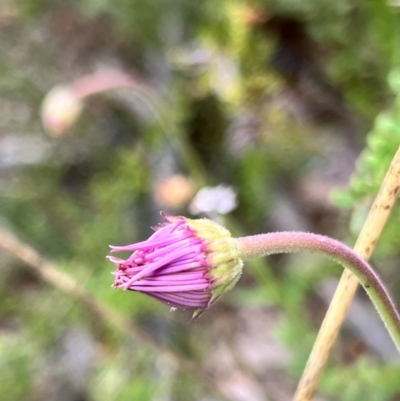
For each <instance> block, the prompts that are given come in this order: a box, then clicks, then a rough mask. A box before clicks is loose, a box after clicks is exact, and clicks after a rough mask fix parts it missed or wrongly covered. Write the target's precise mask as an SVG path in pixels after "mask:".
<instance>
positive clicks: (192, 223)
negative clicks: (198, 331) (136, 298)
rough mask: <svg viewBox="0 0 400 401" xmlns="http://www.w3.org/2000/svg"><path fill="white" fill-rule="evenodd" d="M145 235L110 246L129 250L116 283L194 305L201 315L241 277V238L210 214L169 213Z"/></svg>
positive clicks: (183, 305) (180, 304)
mask: <svg viewBox="0 0 400 401" xmlns="http://www.w3.org/2000/svg"><path fill="white" fill-rule="evenodd" d="M165 217H166V219H167V221H168V222H167V223H164V224H162V225H160V226H159V227H157V228H156V232H155V233H154V234H153V235H152V236H151V237H150V238H149V239H148V240H146V241H143V242H139V243H136V244H132V245H127V246H121V247H116V246H112V247H111V252H124V251H129V252H132V251H133V253H132V254H131V255H130V256H129V257H128V258H127V259H126V260H123V259H119V258H116V257H114V256H108V258H109V259H110V260H111V261H112V262H114V263H115V264H117V266H118V270H117V271H116V272H114V273H113V274H114V275H115V282H114V284H113V287H114V288H122V289H125V290H131V291H139V292H142V293H144V294H147V295H149V296H151V297H153V298H155V299H157V300H159V301H161V302H164V303H166V304H167V305H170V306H171V307H173V308H181V309H194V310H195V311H194V315H193V316H194V317H197V316H199V315H200V314H201V313H202V312H203V311H204V310H205V309H207V308H208V307H209V306H210V305H211V304H212V303H214V302H215V301H216V300H217V299H218V298H219V297H220V296H221V295H222V294H224V293H225V292H227V291H229V290H230V289H231V288H233V286H234V285H235V284H236V282H237V281H238V279H239V277H240V274H241V271H242V266H243V262H242V261H241V259H240V258H239V246H238V243H237V240H236V239H235V238H232V237H231V235H230V233H229V231H228V230H226V229H225V228H224V227H222V226H220V225H219V224H217V223H214V222H213V221H211V220H207V219H199V220H191V219H188V218H185V217H173V216H165Z"/></svg>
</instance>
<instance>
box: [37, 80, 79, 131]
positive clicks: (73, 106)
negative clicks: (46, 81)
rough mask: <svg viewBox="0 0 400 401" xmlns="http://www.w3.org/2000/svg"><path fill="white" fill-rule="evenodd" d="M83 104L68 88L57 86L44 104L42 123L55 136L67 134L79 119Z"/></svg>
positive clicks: (47, 96) (49, 93) (48, 94)
mask: <svg viewBox="0 0 400 401" xmlns="http://www.w3.org/2000/svg"><path fill="white" fill-rule="evenodd" d="M82 108H83V104H82V101H81V100H80V99H79V97H78V96H76V95H75V94H74V92H73V91H72V89H70V88H69V87H68V86H55V87H54V88H53V89H51V90H50V91H49V92H48V93H47V95H46V97H45V99H44V100H43V103H42V110H41V116H42V123H43V126H44V127H45V129H46V130H47V131H48V132H49V133H50V134H51V135H54V136H60V135H63V134H65V133H66V132H67V131H68V130H69V129H71V127H72V126H73V125H74V123H75V122H76V121H77V119H78V118H79V116H80V114H81V112H82Z"/></svg>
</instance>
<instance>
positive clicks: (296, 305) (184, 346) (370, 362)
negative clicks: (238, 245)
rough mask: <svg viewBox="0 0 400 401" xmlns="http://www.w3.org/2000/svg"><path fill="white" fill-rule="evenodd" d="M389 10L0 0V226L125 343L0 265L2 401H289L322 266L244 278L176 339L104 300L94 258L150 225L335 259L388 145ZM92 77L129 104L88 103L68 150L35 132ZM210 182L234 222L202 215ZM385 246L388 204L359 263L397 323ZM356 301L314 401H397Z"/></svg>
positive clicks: (397, 100)
mask: <svg viewBox="0 0 400 401" xmlns="http://www.w3.org/2000/svg"><path fill="white" fill-rule="evenodd" d="M398 6H399V4H397V2H396V1H387V2H385V1H383V0H372V1H369V2H364V1H360V0H358V1H356V0H339V1H335V2H331V1H316V0H302V1H299V0H271V1H268V0H259V1H255V0H254V1H251V0H219V1H217V2H216V1H211V0H202V1H182V0H177V1H167V0H130V1H127V0H113V1H111V0H80V1H74V0H69V1H48V0H18V1H14V0H2V1H1V3H0V50H1V51H0V93H1V96H0V115H1V118H0V189H1V190H0V222H1V228H2V230H6V231H9V232H12V233H13V234H14V235H15V236H17V237H18V238H19V239H20V240H21V241H23V242H26V243H28V244H30V245H32V246H33V247H34V248H35V249H37V250H38V251H39V252H40V253H41V254H42V255H43V256H44V257H46V258H48V259H50V260H52V261H53V262H54V263H55V264H56V266H57V268H58V269H59V270H60V271H62V272H66V273H68V274H69V275H71V276H72V277H73V278H74V279H75V280H76V281H77V282H78V283H80V284H81V285H83V286H84V288H85V290H86V291H87V293H88V294H89V297H90V299H92V301H93V302H94V303H96V302H100V303H105V304H106V305H109V306H110V307H112V308H114V310H117V311H118V313H119V314H121V315H122V316H123V317H124V318H125V319H127V320H128V321H130V322H135V324H136V325H137V327H140V328H141V329H142V330H143V331H144V333H145V336H144V338H143V337H141V338H137V337H135V336H134V335H131V334H130V333H129V332H128V331H127V330H120V329H118V328H116V327H115V326H114V325H113V324H112V323H110V321H107V318H105V319H102V318H99V316H98V315H96V314H95V313H93V311H92V310H91V309H90V308H88V306H87V304H85V303H83V302H81V300H79V299H77V298H76V297H74V296H71V294H68V293H63V292H62V291H60V290H57V289H55V288H54V287H53V286H51V285H49V284H48V283H46V282H43V281H42V280H41V279H40V278H38V277H37V276H36V275H35V274H33V273H32V272H31V271H30V270H29V268H28V267H27V266H25V265H24V264H22V262H19V261H17V260H16V258H14V257H13V256H12V255H9V254H7V253H5V252H1V253H0V265H1V269H0V300H1V302H0V393H1V398H2V400H4V401H16V400H29V401H31V400H32V401H33V400H41V401H47V400H49V401H50V400H58V401H64V400H65V401H86V400H99V401H103V400H104V401H112V400H118V401H119V400H156V401H175V400H179V401H180V400H182V401H184V400H204V401H205V400H223V399H230V400H255V401H257V400H271V401H285V400H290V399H291V396H292V394H293V392H294V390H295V387H296V382H297V380H298V378H299V377H300V374H301V371H302V369H303V367H304V365H305V362H306V360H307V357H308V353H309V351H310V349H311V346H312V343H313V341H314V338H315V335H316V332H317V330H318V327H319V325H320V323H321V321H322V318H323V316H324V313H325V310H326V307H327V304H328V303H329V300H330V297H331V295H332V293H333V291H334V286H335V283H336V280H337V277H338V276H339V275H340V273H341V271H340V269H339V268H337V266H333V265H331V264H330V263H329V262H327V261H326V260H323V259H320V258H318V257H316V256H310V255H289V256H275V257H270V258H268V259H265V260H257V261H254V262H253V263H248V264H247V266H246V269H245V272H244V274H243V277H242V279H241V281H240V283H239V284H238V286H237V288H236V289H235V290H234V291H233V292H232V293H231V294H228V295H227V296H226V297H225V298H224V299H223V300H221V301H220V302H219V303H218V304H216V305H215V306H213V308H211V309H210V310H209V311H207V313H205V314H204V315H203V316H202V317H201V319H200V320H198V321H196V322H195V323H191V324H188V321H189V319H190V315H189V314H187V313H185V312H174V313H169V312H168V308H167V307H166V306H165V305H160V304H158V303H156V302H155V301H153V300H151V299H149V298H147V297H145V296H143V295H140V294H136V293H125V292H122V291H113V290H112V289H111V288H110V286H111V283H112V276H111V275H110V271H111V270H112V269H113V266H112V265H111V264H110V263H109V262H108V261H106V260H105V255H106V254H107V252H108V245H109V244H127V243H131V242H134V241H138V240H143V239H145V238H146V237H147V236H148V235H149V233H150V232H151V229H150V226H154V225H156V224H157V223H158V222H160V220H161V217H160V216H159V210H164V211H166V212H168V213H175V214H184V215H188V216H190V215H192V216H193V215H197V216H198V215H201V216H204V215H205V216H208V217H211V218H213V219H215V220H217V221H221V222H223V223H224V224H226V225H227V226H228V227H229V228H230V229H232V231H233V232H234V233H235V234H236V235H240V234H245V233H247V234H253V233H259V232H265V231H273V230H303V231H313V232H316V233H322V234H326V235H329V236H331V237H335V238H338V239H340V240H342V241H343V242H345V243H347V244H349V245H352V244H353V243H354V241H355V238H356V236H357V234H358V232H359V230H360V228H361V226H362V223H363V221H364V219H365V217H366V213H367V212H368V210H369V207H370V205H371V203H372V200H373V198H374V196H375V194H376V192H377V190H378V188H379V185H380V182H381V181H382V178H383V176H384V174H385V172H386V170H387V168H388V166H389V163H390V161H391V158H392V157H393V155H394V153H395V151H396V149H397V148H398V146H399V143H400V124H399V123H400V97H399V93H400V53H399V43H400V42H399V38H400V37H399V23H400V17H399V9H398ZM110 68H113V69H119V70H124V71H127V72H129V73H131V74H132V75H133V76H135V77H136V79H137V80H138V81H139V82H140V83H141V85H143V88H144V90H143V91H142V93H138V92H137V91H134V90H132V89H129V88H125V89H118V90H114V91H110V93H104V94H100V95H98V96H92V97H91V98H89V99H88V100H87V101H86V102H85V110H84V113H83V114H82V116H81V117H80V118H79V120H78V121H77V122H76V124H74V126H73V127H71V129H70V130H68V132H63V133H62V135H52V133H51V132H50V133H49V132H48V131H46V130H45V129H44V128H43V126H42V124H41V121H40V107H41V102H42V100H43V98H44V96H45V94H46V93H47V92H48V91H49V90H50V89H51V88H52V87H53V86H55V85H58V84H60V83H65V84H68V83H69V82H72V81H74V80H76V79H79V78H81V77H82V76H86V75H89V76H90V75H91V74H93V73H94V72H96V71H101V70H105V69H110ZM145 97H146V98H147V100H146V99H145ZM148 98H151V99H152V100H155V101H156V102H155V103H152V104H151V105H150V106H149V107H145V105H146V104H148ZM146 102H147V103H146ZM221 184H223V185H225V186H227V187H228V188H230V190H231V193H233V194H236V195H235V196H236V198H237V199H236V203H237V207H236V208H234V207H231V208H230V209H231V210H229V213H218V211H220V209H218V205H219V204H221V203H222V204H223V206H224V202H225V196H224V195H222V194H220V193H219V192H217V194H216V195H215V193H214V195H210V196H209V197H208V202H209V203H211V208H208V209H207V210H206V209H202V203H201V202H200V203H199V202H198V201H197V202H196V199H197V198H196V193H197V191H198V190H200V189H201V188H203V187H204V186H211V187H215V186H218V185H221ZM199 205H200V206H199ZM224 207H225V206H224ZM198 212H203V213H200V214H198ZM399 227H400V210H399V207H398V206H397V207H395V209H394V211H393V214H392V216H391V219H390V222H389V224H388V227H387V228H386V230H385V232H384V234H383V236H382V238H381V241H380V243H379V245H378V247H377V251H376V253H375V255H374V257H373V259H372V263H373V265H374V266H376V267H377V270H378V271H379V273H380V274H381V275H382V277H383V278H384V281H385V282H387V283H388V284H389V287H390V291H391V293H392V294H394V297H395V298H396V302H397V304H398V305H399V304H400V297H399V295H398V294H400V275H399V268H398V266H399V263H400V235H399ZM358 295H359V296H358V297H357V299H356V300H355V302H354V305H353V306H354V309H352V310H351V311H350V313H349V317H348V319H347V323H346V326H345V327H344V329H343V332H342V333H341V337H340V340H339V342H338V344H337V346H336V348H335V350H334V355H333V357H332V359H331V363H330V366H329V367H328V369H327V371H326V373H325V376H324V379H323V382H322V384H321V387H320V394H319V396H318V400H343V401H357V400H364V399H368V400H377V401H378V400H379V401H385V400H387V401H394V400H400V382H399V377H400V366H399V358H398V356H397V357H396V355H397V353H396V351H395V350H394V348H393V345H392V344H391V341H390V339H389V337H388V336H387V335H386V334H385V332H384V329H383V328H382V325H381V323H380V321H379V319H378V317H377V316H376V313H375V311H374V310H373V308H372V306H371V305H370V303H369V302H368V300H367V299H366V297H365V296H364V294H363V293H361V292H360V294H358ZM146 339H148V341H146ZM153 340H155V341H157V343H158V344H161V348H158V349H155V348H154V345H153ZM166 350H169V351H168V352H167V351H166ZM169 352H173V354H175V355H176V356H178V357H185V358H189V359H190V360H192V361H193V362H194V363H195V366H197V368H196V370H195V371H189V370H186V369H181V368H180V365H179V363H177V362H176V360H174V358H171V357H170V354H169ZM204 377H206V378H207V377H208V378H209V379H210V380H211V382H212V385H211V387H210V386H207V385H206V384H205V379H204Z"/></svg>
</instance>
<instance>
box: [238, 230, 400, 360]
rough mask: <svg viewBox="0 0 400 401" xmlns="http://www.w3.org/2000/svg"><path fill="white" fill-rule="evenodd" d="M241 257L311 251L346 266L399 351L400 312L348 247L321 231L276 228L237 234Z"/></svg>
mask: <svg viewBox="0 0 400 401" xmlns="http://www.w3.org/2000/svg"><path fill="white" fill-rule="evenodd" d="M238 242H239V247H240V251H241V257H242V259H244V260H245V259H251V258H257V257H260V256H265V255H271V254H276V253H291V252H304V251H305V252H311V253H318V254H321V255H325V256H327V257H328V258H330V259H332V260H334V261H336V262H338V263H339V264H341V265H342V266H343V267H344V268H347V269H349V270H350V271H351V272H352V273H353V274H354V275H355V276H356V277H357V278H358V280H359V281H360V284H361V285H362V286H363V287H364V289H365V291H366V292H367V294H368V295H369V297H370V298H371V301H372V302H373V304H374V305H375V308H376V309H377V311H378V313H379V315H380V317H381V319H382V320H383V322H384V323H385V326H386V328H387V330H388V332H389V334H390V336H391V337H392V339H393V341H394V343H395V344H396V347H397V349H398V350H399V352H400V315H399V313H398V311H397V310H396V307H395V305H394V303H393V301H392V299H391V297H390V295H389V293H388V291H387V290H386V288H385V286H384V285H383V283H382V281H381V280H380V278H379V277H378V275H377V274H376V273H375V271H374V270H373V268H372V267H371V266H370V265H369V264H368V263H367V262H366V261H365V260H363V259H362V258H361V257H360V256H359V255H357V254H356V253H355V252H354V251H353V250H352V249H351V248H349V247H347V246H346V245H344V244H342V243H341V242H339V241H336V240H334V239H332V238H329V237H325V236H323V235H318V234H311V233H305V232H277V233H268V234H260V235H254V236H249V237H242V238H238Z"/></svg>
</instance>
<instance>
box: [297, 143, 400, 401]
mask: <svg viewBox="0 0 400 401" xmlns="http://www.w3.org/2000/svg"><path fill="white" fill-rule="evenodd" d="M399 188H400V148H399V149H398V150H397V153H396V155H395V156H394V158H393V160H392V163H391V165H390V168H389V170H388V172H387V174H386V177H385V179H384V181H383V182H382V185H381V188H380V190H379V193H378V195H377V196H376V198H375V201H374V203H373V205H372V207H371V210H370V212H369V215H368V217H367V220H366V221H365V223H364V226H363V228H362V230H361V232H360V235H359V236H358V239H357V242H356V244H355V246H354V250H355V251H356V252H357V253H358V254H359V255H360V256H361V257H362V258H364V259H365V260H368V259H369V258H370V256H371V254H372V252H373V250H374V248H375V245H376V243H377V241H378V239H379V236H380V235H381V232H382V230H383V227H384V226H385V224H386V221H387V219H388V217H389V214H390V211H391V209H392V207H393V205H394V203H395V202H396V197H397V194H398V192H399ZM357 287H358V280H357V279H356V277H355V276H354V275H353V274H352V273H351V272H350V271H348V270H345V271H344V272H343V275H342V277H341V279H340V282H339V285H338V287H337V289H336V292H335V294H334V296H333V299H332V302H331V303H330V305H329V309H328V311H327V314H326V316H325V319H324V321H323V322H322V325H321V328H320V331H319V333H318V336H317V339H316V341H315V343H314V346H313V349H312V351H311V354H310V356H309V359H308V362H307V365H306V367H305V369H304V372H303V375H302V378H301V380H300V382H299V385H298V387H297V391H296V394H295V395H294V398H293V401H310V400H312V398H313V397H314V395H315V392H316V390H317V387H318V384H319V381H320V378H321V376H322V373H323V370H324V367H325V365H326V363H327V360H328V357H329V355H330V352H331V350H332V347H333V345H334V343H335V341H336V338H337V335H338V333H339V330H340V327H341V326H342V324H343V321H344V319H345V317H346V314H347V311H348V309H349V307H350V304H351V301H352V300H353V297H354V294H355V292H356V290H357Z"/></svg>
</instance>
